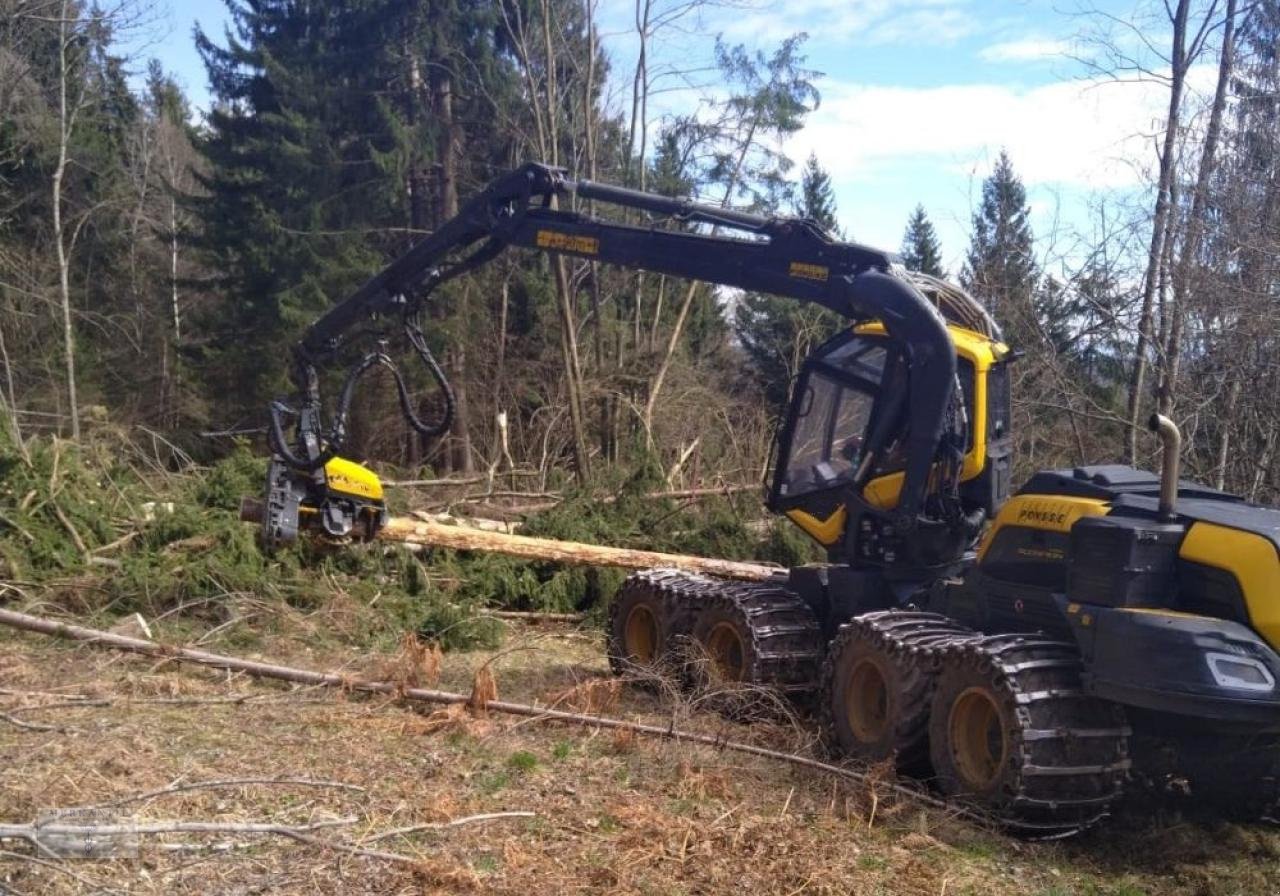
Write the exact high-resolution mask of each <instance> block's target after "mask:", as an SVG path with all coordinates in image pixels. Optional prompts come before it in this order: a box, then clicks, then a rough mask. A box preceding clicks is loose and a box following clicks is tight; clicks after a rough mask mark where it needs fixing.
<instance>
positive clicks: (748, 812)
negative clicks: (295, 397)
mask: <svg viewBox="0 0 1280 896" xmlns="http://www.w3.org/2000/svg"><path fill="white" fill-rule="evenodd" d="M299 624H302V623H301V622H300V623H299ZM302 631H303V630H302V629H299V630H296V631H288V630H287V631H284V632H281V633H279V634H277V635H273V640H271V641H269V642H267V643H265V644H264V645H262V646H261V647H260V648H259V650H260V652H261V653H263V654H264V655H266V656H270V657H272V658H274V659H278V660H280V661H282V662H291V661H299V664H303V663H304V662H305V664H307V665H311V664H315V665H322V666H331V667H338V666H340V665H342V664H344V663H349V662H350V660H351V653H350V650H349V648H346V647H342V646H340V645H330V646H329V647H323V646H314V645H313V646H311V647H309V648H307V647H304V644H305V643H306V641H307V639H306V638H304V637H302V636H301V632H302ZM538 644H539V649H538V651H536V652H535V651H525V652H521V653H518V654H509V655H507V656H505V657H504V658H503V660H502V663H503V668H502V673H501V675H502V679H503V683H502V684H503V689H504V690H505V691H507V692H508V693H506V694H505V695H504V696H505V697H506V698H507V699H511V700H523V701H528V700H530V699H532V698H534V697H537V696H541V695H546V694H552V695H554V696H556V697H560V698H562V699H563V700H564V701H565V702H566V703H568V702H570V701H582V702H581V703H579V704H576V705H577V706H579V707H581V708H588V707H599V706H600V705H601V701H616V705H614V706H613V708H612V709H611V710H610V711H611V712H613V713H615V714H622V715H626V716H627V717H634V718H637V719H640V720H644V721H646V722H649V723H651V724H653V723H658V724H662V723H665V722H666V721H668V720H670V719H672V718H674V717H676V716H679V717H680V719H681V722H680V724H681V726H682V727H683V726H686V725H687V726H692V727H697V728H698V729H699V730H703V731H707V732H720V733H723V734H724V735H725V736H726V737H730V738H733V739H735V740H741V739H750V740H754V741H756V742H760V743H767V744H770V745H773V746H776V747H779V748H788V747H790V746H791V745H792V744H794V743H795V742H796V739H797V737H798V735H797V734H796V732H795V731H794V730H793V729H792V727H791V723H790V722H789V721H784V722H782V723H777V722H775V723H772V724H769V725H759V724H756V725H751V726H744V725H742V724H741V723H739V722H736V721H733V720H726V719H724V718H722V717H720V716H716V715H711V714H708V713H706V712H702V711H700V710H699V709H698V708H697V707H696V706H695V705H692V704H691V702H690V699H691V698H687V697H681V698H679V699H676V698H675V697H674V696H671V693H672V692H673V691H674V689H671V690H669V689H667V688H666V686H665V685H664V686H660V687H658V688H655V689H650V690H643V691H642V690H638V689H636V688H625V687H624V688H619V689H617V690H616V691H615V690H614V689H613V688H612V687H610V686H609V679H605V678H603V677H602V673H603V662H602V660H601V658H600V656H599V651H598V645H596V644H584V643H582V641H581V640H580V639H568V638H567V639H565V640H563V641H555V640H549V641H539V642H538ZM365 661H367V662H370V663H378V662H384V663H388V664H391V665H395V664H401V665H403V666H404V667H405V668H406V669H407V670H408V671H407V672H406V674H409V672H413V673H416V674H418V675H422V674H424V673H425V672H428V671H429V669H423V668H422V665H421V662H423V661H425V662H428V663H429V662H430V661H429V660H427V659H425V657H424V656H423V654H421V653H420V652H419V651H418V650H416V649H414V648H410V647H409V646H408V645H407V644H405V643H402V644H400V645H399V647H398V648H397V649H395V650H393V651H390V652H389V653H388V654H387V655H386V656H383V657H378V656H370V657H367V658H366V660H365ZM494 665H495V663H494V662H493V658H492V657H489V656H485V655H482V654H470V655H465V654H450V657H449V662H448V663H447V664H446V665H445V667H443V668H442V669H440V670H439V671H440V678H441V681H442V684H444V685H445V686H448V687H450V688H451V689H453V690H459V689H462V690H464V691H465V689H466V687H467V686H468V685H470V686H471V687H472V690H473V693H474V694H475V697H476V702H477V704H479V705H483V704H484V703H486V702H487V701H489V700H493V699H495V698H496V695H497V683H496V681H494V676H493V672H492V669H493V666H494ZM0 679H3V682H4V687H5V688H7V689H9V691H21V692H23V693H20V694H14V693H9V692H0V710H4V711H7V712H13V711H14V710H15V708H18V707H29V706H32V705H36V704H40V705H44V704H60V705H62V708H58V709H50V710H45V711H33V712H24V713H23V714H22V715H21V716H20V717H21V718H23V719H29V720H32V721H39V722H44V723H57V724H60V725H67V726H69V727H73V728H74V729H76V731H75V732H70V733H67V734H56V733H50V732H32V731H22V730H20V729H17V728H14V727H13V726H9V725H7V724H6V723H4V722H3V721H2V720H0V755H3V756H5V757H6V758H7V759H8V761H7V762H6V763H3V764H0V792H3V793H4V794H5V797H6V798H5V800H4V806H3V807H2V808H0V816H2V817H0V820H3V821H15V822H17V821H27V820H30V819H31V818H34V817H35V816H36V814H37V813H38V812H39V811H40V810H41V809H44V808H51V807H58V806H71V805H87V804H93V803H101V802H105V801H109V800H112V799H119V798H121V797H125V796H129V795H132V794H138V793H143V792H146V791H149V790H156V789H160V788H164V787H166V786H168V785H170V784H172V783H173V782H174V781H178V780H182V781H208V780H212V779H231V778H243V777H280V778H287V777H295V776H300V775H304V776H305V777H309V778H317V779H325V780H332V781H341V782H346V783H348V784H351V785H354V786H358V787H360V788H363V791H343V790H329V789H316V788H311V789H308V790H301V789H290V788H289V787H286V786H265V785H263V786H244V787H234V788H220V789H216V790H192V791H187V792H181V793H173V794H169V795H165V796H160V797H158V798H156V799H155V800H153V801H150V802H147V803H143V804H139V806H138V807H137V808H138V810H139V811H140V812H144V811H145V812H146V813H149V814H150V817H153V818H160V817H172V818H184V819H188V820H197V819H205V820H220V821H248V820H272V821H280V822H295V823H300V822H303V821H306V820H311V819H316V818H321V817H334V816H338V815H354V816H356V817H358V818H359V819H360V821H359V823H358V824H357V825H356V826H354V827H353V829H352V830H351V831H350V839H351V842H353V843H357V844H358V843H359V842H360V841H361V838H372V837H375V836H377V835H378V834H379V833H380V832H385V831H390V830H393V829H396V828H402V827H408V826H413V825H420V824H424V823H432V822H437V823H438V822H441V821H446V820H449V819H451V818H457V817H461V816H465V815H471V814H479V813H488V812H499V811H505V810H512V809H532V810H534V811H536V812H537V813H538V816H539V817H538V818H537V819H534V820H532V821H528V822H525V821H510V822H502V823H500V824H495V825H487V824H486V825H478V826H472V827H461V828H457V829H450V830H447V831H422V832H420V833H415V834H411V835H407V836H404V837H400V836H397V837H395V838H391V839H387V840H385V841H381V842H378V843H377V844H376V847H377V848H383V849H388V850H394V851H395V852H398V853H401V854H403V855H406V856H409V857H411V858H413V859H415V860H416V864H415V865H413V866H392V865H391V864H389V863H385V862H379V861H377V860H375V859H370V858H362V857H356V856H349V855H342V854H339V853H337V852H333V851H326V850H322V849H319V848H316V847H313V846H306V845H302V844H293V843H289V842H276V841H271V842H263V843H255V844H253V845H252V846H251V847H250V848H235V849H227V850H223V851H221V852H205V853H193V854H176V853H171V852H167V851H164V850H160V849H150V850H148V851H147V852H146V853H145V857H144V859H142V860H141V861H140V862H139V861H85V862H78V863H76V864H75V865H73V866H71V870H72V871H74V872H75V873H76V874H77V875H78V876H79V877H80V878H83V879H84V881H89V883H88V884H86V883H85V882H84V881H82V880H77V879H74V878H72V877H70V876H68V875H66V874H63V873H60V872H59V871H57V870H54V869H51V868H47V867H42V866H38V865H35V864H33V863H29V862H24V861H22V860H19V859H9V858H5V859H3V860H0V882H2V883H3V886H5V887H8V888H10V889H12V890H14V891H16V892H19V893H27V894H30V893H41V894H45V893H47V894H50V896H63V894H72V893H83V892H89V891H92V890H94V889H103V890H110V889H114V890H116V891H119V892H128V893H130V894H135V893H136V894H139V896H160V894H164V896H171V894H172V896H188V894H191V896H194V894H205V893H232V892H241V893H248V892H270V893H280V894H285V896H292V894H303V893H307V894H313V893H320V894H357V896H359V894H375V893H376V894H421V893H472V892H474V893H495V894H500V896H508V894H509V896H528V894H530V893H547V894H551V893H598V892H610V893H621V894H639V893H680V892H685V893H699V894H708V896H714V894H733V896H740V894H748V893H769V894H775V893H776V894H787V893H793V894H797V896H799V894H807V896H814V894H818V896H822V894H830V896H835V894H847V893H866V894H872V893H885V894H909V896H917V894H918V896H938V894H939V893H941V892H942V891H943V887H944V884H945V887H946V893H947V894H950V896H958V894H964V893H975V894H976V893H981V894H984V896H986V894H991V896H1013V894H1018V896H1025V894H1035V896H1050V894H1063V896H1065V894H1068V893H1075V892H1081V893H1085V892H1093V893H1097V894H1099V896H1102V894H1110V896H1119V894H1122V893H1123V894H1127V893H1145V892H1150V893H1157V892H1158V893H1161V894H1166V893H1167V894H1171V896H1192V894H1201V893H1209V892H1222V891H1227V890H1230V891H1231V892H1236V893H1242V894H1246V896H1250V894H1259V896H1260V894H1264V893H1266V894H1270V893H1274V892H1280V862H1278V861H1277V859H1278V858H1280V838H1278V837H1276V836H1275V835H1274V834H1270V833H1268V832H1265V831H1262V830H1255V829H1240V828H1231V827H1225V828H1217V829H1214V830H1213V831H1209V830H1206V829H1204V828H1201V827H1198V826H1195V825H1190V824H1187V823H1185V822H1179V823H1178V824H1176V825H1170V824H1164V825H1163V826H1161V824H1160V823H1152V822H1149V821H1148V822H1146V823H1145V826H1144V827H1141V828H1137V829H1135V828H1132V827H1130V828H1124V827H1121V828H1120V829H1118V830H1113V831H1109V832H1107V834H1106V835H1105V837H1103V838H1095V839H1094V840H1093V841H1081V842H1077V843H1071V844H1059V845H1028V844H1018V843H1014V842H1012V841H1009V840H1006V839H1005V838H1003V837H1000V836H998V835H994V834H991V833H989V832H984V831H981V830H979V829H976V828H974V827H972V826H970V825H967V824H964V823H961V822H959V821H956V820H954V819H952V818H950V817H949V816H948V815H947V814H946V813H944V812H937V811H934V810H929V809H921V808H920V807H919V806H918V805H916V804H913V803H911V802H910V801H908V800H905V799H901V798H899V797H896V796H894V795H892V794H891V793H890V792H889V791H888V789H887V788H886V789H885V790H884V791H883V792H879V793H877V792H876V790H875V786H874V784H873V785H869V786H865V787H864V786H858V785H854V784H852V783H849V782H832V781H830V780H829V779H826V778H822V777H819V776H814V775H809V774H807V773H803V772H799V771H795V770H791V769H786V768H781V767H779V766H778V765H776V764H773V763H769V762H767V761H764V760H757V759H755V758H752V757H742V756H730V755H729V754H722V753H720V752H718V751H717V750H715V749H713V748H708V747H699V746H694V745H676V744H670V743H665V742H661V741H643V742H641V741H637V740H636V739H635V738H634V736H633V735H632V736H628V735H626V734H622V735H614V734H612V733H610V734H608V735H606V734H605V733H604V732H594V731H591V730H581V729H568V728H565V727H562V726H555V725H539V724H537V723H529V724H512V725H506V726H495V725H494V724H493V723H492V722H491V721H485V720H482V719H476V718H474V717H473V716H472V714H471V711H470V710H469V708H468V707H466V706H462V705H459V706H455V707H449V708H446V709H442V710H440V711H438V712H435V713H431V714H429V715H421V714H416V713H409V712H406V711H404V710H402V709H400V708H396V707H393V706H390V705H388V704H387V701H385V700H380V699H376V698H357V697H349V696H344V695H340V694H334V695H332V697H331V698H326V699H325V700H324V701H323V702H317V701H316V700H315V697H316V695H315V694H313V693H309V692H305V691H301V692H295V691H289V690H286V689H283V688H279V687H271V686H263V685H250V684H249V683H247V682H244V681H241V680H232V681H228V680H227V679H226V678H225V676H223V675H222V674H221V673H215V672H211V671H206V670H193V669H190V668H185V669H180V668H177V667H175V666H172V665H167V664H162V665H159V666H156V665H155V664H153V663H151V662H148V661H142V660H138V659H121V658H118V657H110V656H106V655H101V654H95V653H92V652H88V651H79V650H74V649H68V648H66V647H65V646H58V645H53V644H45V643H43V642H38V641H35V640H32V639H28V638H18V637H15V636H11V635H7V634H0ZM230 694H243V695H246V696H247V695H251V694H252V695H259V696H261V695H267V696H269V697H270V699H269V700H249V701H246V702H243V703H240V704H235V703H226V704H207V703H191V704H187V703H176V704H175V703H154V702H135V703H129V702H128V700H127V699H124V698H128V697H133V698H135V699H137V700H150V699H154V697H155V696H158V695H164V696H166V697H167V696H168V695H176V696H177V697H179V698H181V699H188V698H190V699H200V700H205V699H216V698H218V697H225V696H227V695H230ZM62 695H95V696H97V697H100V698H112V699H114V701H115V702H113V703H111V704H110V705H105V706H96V705H85V706H73V707H66V706H65V704H66V703H68V702H70V701H68V700H67V699H66V697H65V696H62ZM692 699H696V696H695V697H694V698H692ZM588 711H590V709H588ZM516 753H521V754H528V755H531V756H533V757H535V758H536V760H537V762H536V765H534V766H532V767H529V768H527V769H525V770H521V771H516V770H515V767H514V766H513V765H512V764H511V762H510V759H511V757H512V756H513V755H514V754H516ZM883 772H884V774H885V775H886V776H887V775H888V771H887V769H886V770H883ZM885 780H886V783H888V781H889V780H891V779H890V778H888V777H886V779H885ZM784 806H785V809H786V811H785V812H783V808H784ZM873 806H875V807H876V808H875V817H874V823H873V824H870V825H869V824H868V821H869V819H871V815H872V807H873ZM131 811H132V810H131ZM1191 844H1194V848H1192V847H1191V846H1190V845H1191ZM143 870H145V872H146V874H145V875H144V874H142V873H141V872H142V871H143Z"/></svg>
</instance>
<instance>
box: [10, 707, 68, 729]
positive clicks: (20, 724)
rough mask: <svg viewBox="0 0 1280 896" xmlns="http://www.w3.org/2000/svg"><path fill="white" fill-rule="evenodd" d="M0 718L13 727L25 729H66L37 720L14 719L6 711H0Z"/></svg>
mask: <svg viewBox="0 0 1280 896" xmlns="http://www.w3.org/2000/svg"><path fill="white" fill-rule="evenodd" d="M0 719H4V721H6V722H8V723H9V724H10V725H13V726H14V727H15V728H22V729H23V730H26V731H66V730H67V729H66V728H64V727H63V726H61V725H42V724H40V723H39V722H24V721H22V720H21V719H15V718H14V717H13V716H11V715H9V714H8V713H7V712H0Z"/></svg>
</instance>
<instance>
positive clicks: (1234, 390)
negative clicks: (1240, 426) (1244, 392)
mask: <svg viewBox="0 0 1280 896" xmlns="http://www.w3.org/2000/svg"><path fill="white" fill-rule="evenodd" d="M1240 390H1241V385H1240V377H1239V376H1238V375H1236V374H1235V373H1234V372H1232V375H1231V385H1230V387H1228V389H1227V404H1226V407H1224V408H1223V409H1222V416H1221V417H1220V418H1219V419H1220V420H1221V421H1222V435H1221V436H1220V437H1219V439H1218V457H1217V460H1216V462H1215V463H1214V470H1215V472H1214V477H1213V487H1214V488H1216V489H1218V490H1220V491H1221V490H1222V489H1224V488H1226V487H1227V460H1228V459H1229V458H1230V456H1231V425H1232V421H1233V420H1234V419H1235V415H1236V406H1237V405H1238V404H1239V403H1240Z"/></svg>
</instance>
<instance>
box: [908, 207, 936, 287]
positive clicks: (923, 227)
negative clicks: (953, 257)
mask: <svg viewBox="0 0 1280 896" xmlns="http://www.w3.org/2000/svg"><path fill="white" fill-rule="evenodd" d="M902 263H903V264H904V265H906V267H907V270H909V271H919V272H920V273H922V274H928V275H929V276H931V277H945V276H946V272H945V271H943V269H942V246H941V245H940V244H939V242H938V233H937V231H936V230H934V228H933V222H932V221H930V220H929V216H928V215H927V214H925V210H924V206H923V205H917V206H916V209H915V211H913V212H912V213H911V217H910V218H908V219H907V230H906V233H905V234H904V235H903V237H902Z"/></svg>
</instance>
